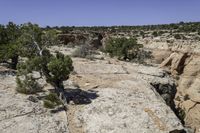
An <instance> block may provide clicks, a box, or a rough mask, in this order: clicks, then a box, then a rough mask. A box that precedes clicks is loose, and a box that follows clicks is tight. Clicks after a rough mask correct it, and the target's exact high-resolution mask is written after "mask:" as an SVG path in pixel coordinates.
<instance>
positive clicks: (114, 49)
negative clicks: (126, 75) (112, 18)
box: [105, 38, 143, 60]
mask: <svg viewBox="0 0 200 133" xmlns="http://www.w3.org/2000/svg"><path fill="white" fill-rule="evenodd" d="M142 47H143V45H142V44H138V43H137V41H136V39H134V38H130V39H127V38H111V39H110V40H108V42H107V44H106V46H105V52H107V53H109V54H110V56H111V57H114V56H117V57H118V58H119V59H122V60H132V59H134V58H136V57H137V55H138V52H139V51H140V48H142Z"/></svg>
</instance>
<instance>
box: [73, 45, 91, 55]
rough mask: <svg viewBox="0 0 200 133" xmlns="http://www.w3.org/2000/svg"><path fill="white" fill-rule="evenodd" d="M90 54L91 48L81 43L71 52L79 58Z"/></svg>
mask: <svg viewBox="0 0 200 133" xmlns="http://www.w3.org/2000/svg"><path fill="white" fill-rule="evenodd" d="M91 54H92V50H91V48H90V46H88V45H81V46H80V47H79V48H77V49H76V50H75V51H74V52H73V53H72V56H73V57H80V58H86V57H87V56H90V55H91Z"/></svg>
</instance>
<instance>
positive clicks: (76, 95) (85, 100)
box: [40, 88, 99, 105]
mask: <svg viewBox="0 0 200 133" xmlns="http://www.w3.org/2000/svg"><path fill="white" fill-rule="evenodd" d="M49 91H50V92H52V93H55V90H54V89H49ZM65 97H66V100H67V103H68V104H69V103H70V102H72V103H73V104H75V105H82V104H90V103H91V102H92V100H94V99H96V98H97V97H99V95H98V94H97V91H94V90H88V91H85V90H82V89H79V88H73V89H72V88H66V89H65ZM40 99H42V97H40Z"/></svg>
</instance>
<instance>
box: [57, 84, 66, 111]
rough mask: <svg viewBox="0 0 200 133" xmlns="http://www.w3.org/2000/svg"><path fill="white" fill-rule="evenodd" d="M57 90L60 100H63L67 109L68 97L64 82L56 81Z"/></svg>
mask: <svg viewBox="0 0 200 133" xmlns="http://www.w3.org/2000/svg"><path fill="white" fill-rule="evenodd" d="M55 91H56V93H57V95H58V97H59V99H60V101H61V102H62V104H63V106H64V108H65V109H67V98H66V96H65V89H64V85H63V82H57V83H56V86H55Z"/></svg>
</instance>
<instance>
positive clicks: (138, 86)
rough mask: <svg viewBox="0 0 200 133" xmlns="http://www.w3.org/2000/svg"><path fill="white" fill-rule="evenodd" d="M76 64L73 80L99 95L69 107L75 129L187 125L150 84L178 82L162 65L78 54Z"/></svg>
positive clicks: (147, 132)
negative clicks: (80, 55) (145, 64)
mask: <svg viewBox="0 0 200 133" xmlns="http://www.w3.org/2000/svg"><path fill="white" fill-rule="evenodd" d="M74 66H75V72H76V73H77V74H76V75H73V76H72V77H71V80H73V81H75V82H77V83H78V84H79V85H80V87H81V88H85V89H90V90H92V91H94V92H96V93H97V95H98V97H97V98H96V99H94V100H92V102H91V103H90V104H86V105H80V106H79V107H78V108H75V109H73V111H69V114H68V115H69V117H70V118H71V119H73V120H72V121H71V122H70V123H69V125H73V127H71V128H70V131H71V132H72V133H75V132H77V131H79V132H83V133H121V132H123V133H138V132H144V133H169V132H170V131H173V130H182V129H184V128H183V126H182V124H181V122H180V121H179V119H178V118H177V117H176V115H175V114H174V112H173V111H172V110H171V108H170V107H169V106H167V105H166V103H165V101H164V100H163V99H162V97H161V96H160V95H159V94H158V93H157V92H156V90H155V89H154V88H153V87H152V86H151V85H150V83H160V84H173V83H174V82H173V80H172V79H171V78H170V77H167V76H166V75H165V72H163V71H162V70H161V69H159V68H158V67H152V66H143V65H138V64H134V63H126V62H121V61H116V60H112V59H110V60H109V61H108V60H101V61H86V60H85V59H78V58H76V59H74ZM116 72H117V73H116ZM72 107H74V106H73V105H72ZM71 115H73V116H71ZM77 128H79V130H77Z"/></svg>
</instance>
